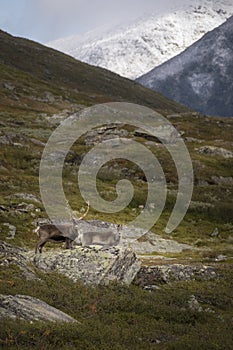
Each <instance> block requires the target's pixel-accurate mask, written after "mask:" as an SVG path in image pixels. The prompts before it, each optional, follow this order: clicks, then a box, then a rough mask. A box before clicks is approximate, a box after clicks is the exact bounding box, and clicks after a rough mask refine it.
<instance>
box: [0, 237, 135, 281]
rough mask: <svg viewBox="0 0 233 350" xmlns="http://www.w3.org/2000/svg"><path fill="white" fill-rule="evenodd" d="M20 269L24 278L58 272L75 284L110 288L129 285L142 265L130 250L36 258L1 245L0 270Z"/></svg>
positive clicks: (93, 248)
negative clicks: (109, 284) (76, 282)
mask: <svg viewBox="0 0 233 350" xmlns="http://www.w3.org/2000/svg"><path fill="white" fill-rule="evenodd" d="M11 264H13V265H17V266H18V267H19V268H20V269H21V271H22V272H23V274H24V276H25V277H26V278H27V279H28V280H30V279H36V278H37V277H36V274H35V269H33V267H32V266H31V265H34V267H36V268H38V269H40V270H42V271H45V272H47V271H57V272H59V273H61V274H63V275H65V276H67V277H68V278H70V279H72V280H73V281H77V280H81V281H82V282H84V283H86V284H93V285H97V284H108V283H109V282H110V281H113V280H115V281H117V282H119V283H125V284H130V283H131V282H132V280H133V279H134V277H135V275H136V274H137V272H138V271H139V270H140V266H141V262H140V261H139V260H138V259H137V257H136V255H135V253H134V252H133V251H132V249H130V248H124V247H101V246H91V247H84V248H83V247H79V246H77V247H76V248H75V249H71V250H65V249H59V248H57V249H51V250H49V251H46V250H45V251H43V253H42V254H35V253H34V251H29V250H26V249H23V248H19V247H14V246H12V245H10V244H7V243H5V242H0V266H4V267H9V266H10V265H11Z"/></svg>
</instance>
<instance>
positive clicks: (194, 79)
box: [138, 16, 233, 116]
mask: <svg viewBox="0 0 233 350" xmlns="http://www.w3.org/2000/svg"><path fill="white" fill-rule="evenodd" d="M232 57H233V16H232V17H231V18H230V19H228V20H227V21H226V22H225V23H224V24H222V25H221V26H220V27H218V28H216V29H215V30H213V31H212V32H210V33H208V34H206V35H205V36H204V37H203V38H202V39H201V40H199V41H198V42H197V43H195V44H193V45H192V46H191V47H190V48H188V49H187V50H186V51H184V52H183V53H181V54H180V55H178V56H177V57H175V58H173V59H171V60H170V61H168V62H166V63H164V64H162V65H161V66H159V67H156V68H155V69H153V70H152V71H151V72H149V73H147V74H146V75H144V76H142V77H141V78H139V79H138V81H139V82H140V83H141V84H143V85H145V86H147V87H150V88H152V89H155V90H157V91H160V92H161V93H163V94H165V95H166V96H167V97H169V98H172V99H174V100H175V101H177V102H180V103H183V104H185V105H187V106H189V107H191V108H194V109H195V110H198V111H200V112H202V113H206V114H209V115H219V116H233V100H232V91H233V60H232Z"/></svg>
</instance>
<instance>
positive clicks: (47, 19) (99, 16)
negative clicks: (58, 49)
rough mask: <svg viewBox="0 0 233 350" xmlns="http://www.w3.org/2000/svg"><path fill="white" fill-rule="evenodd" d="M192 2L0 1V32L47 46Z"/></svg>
mask: <svg viewBox="0 0 233 350" xmlns="http://www.w3.org/2000/svg"><path fill="white" fill-rule="evenodd" d="M188 2H195V0H193V1H191V0H0V29H2V30H5V31H7V32H8V33H10V34H12V35H16V36H22V37H26V38H29V39H33V40H36V41H39V42H41V43H46V42H48V41H51V40H55V39H59V38H62V37H66V36H70V35H76V34H82V33H84V32H87V31H89V30H92V29H94V28H96V27H99V26H102V25H116V24H120V23H125V22H127V21H131V20H133V19H135V18H137V17H140V16H142V15H144V14H146V13H151V12H154V13H161V12H163V11H167V10H168V9H169V8H171V6H174V5H178V6H183V5H184V4H187V3H188Z"/></svg>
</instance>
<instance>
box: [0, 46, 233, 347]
mask: <svg viewBox="0 0 233 350" xmlns="http://www.w3.org/2000/svg"><path fill="white" fill-rule="evenodd" d="M11 40H12V41H13V39H11ZM17 45H18V46H17ZM25 45H29V47H30V50H32V51H33V44H32V43H30V42H27V43H26V44H25ZM30 45H31V46H30ZM7 47H8V46H7ZM7 47H5V49H4V54H5V55H6V57H3V58H2V60H1V64H0V75H1V81H2V82H1V84H0V125H1V131H0V144H1V147H0V180H1V181H0V239H1V240H3V241H8V239H7V238H8V236H9V226H7V225H5V224H6V223H9V224H10V225H12V226H14V227H16V229H17V230H16V233H15V236H14V238H13V239H11V240H9V241H8V242H9V243H11V244H13V245H16V246H20V247H26V248H30V249H34V247H35V245H36V243H37V239H38V237H37V235H36V234H35V233H33V230H34V229H35V226H34V222H36V221H37V220H38V219H39V218H46V217H47V216H46V213H45V211H44V208H43V205H42V203H41V202H40V192H39V182H38V175H39V163H40V158H41V155H42V152H43V148H44V144H45V143H46V142H47V140H48V137H49V136H50V134H51V132H52V131H53V130H54V129H55V127H56V125H58V123H59V122H60V121H61V120H62V119H63V118H65V117H67V116H68V115H69V114H70V113H72V112H74V111H76V110H78V109H80V108H83V107H85V106H90V105H92V104H95V103H101V102H109V101H122V100H127V101H130V102H137V103H141V104H143V101H145V104H146V105H147V106H151V107H152V108H155V109H158V110H159V111H160V112H161V113H162V114H163V115H165V116H168V118H169V120H170V122H171V123H172V124H173V125H174V126H175V127H176V128H177V129H178V130H179V131H180V132H182V134H183V138H184V140H185V142H186V145H187V147H188V149H189V151H190V154H191V158H192V161H193V166H194V176H195V187H194V193H193V198H192V203H191V206H190V208H189V210H188V212H187V215H186V217H185V218H184V220H183V222H182V223H181V225H180V226H179V227H178V228H177V229H176V230H175V231H174V232H172V234H171V235H170V237H171V238H172V239H175V240H176V241H178V242H182V243H188V244H190V245H192V246H193V247H195V248H199V249H198V250H194V251H191V252H190V251H188V252H183V253H180V254H177V253H176V254H164V257H165V258H166V259H171V258H172V259H175V260H172V261H175V262H176V263H181V264H182V263H186V264H192V263H200V264H207V265H208V264H210V265H213V266H214V267H216V269H217V270H218V274H217V277H216V278H215V279H212V280H209V281H208V280H207V281H204V280H201V279H200V280H199V279H196V280H193V281H191V280H190V281H176V282H174V283H172V284H161V285H157V286H155V288H154V289H153V291H148V290H144V289H143V288H142V287H141V286H140V285H137V284H136V283H133V284H132V285H131V286H129V287H126V286H120V285H116V284H114V283H112V284H111V285H109V286H98V287H90V286H85V285H83V284H82V283H81V282H77V283H74V282H72V281H71V280H69V279H67V278H65V277H64V276H61V275H59V274H57V273H47V274H42V273H40V272H37V274H38V277H39V280H31V281H25V279H24V277H23V276H22V273H21V271H20V270H19V269H18V267H16V266H14V265H10V266H9V267H4V268H2V269H1V271H0V293H2V294H12V295H15V294H25V295H30V296H34V297H36V298H39V299H41V300H43V301H45V302H47V303H48V304H50V305H51V306H54V307H56V308H59V309H60V310H61V311H63V312H66V313H67V314H69V315H70V316H72V317H74V318H75V319H77V320H78V321H80V322H81V324H80V325H72V324H65V325H63V324H62V325H61V324H56V323H53V324H48V323H41V322H33V323H30V322H25V321H24V322H23V321H20V320H19V321H18V320H17V322H16V321H13V320H2V321H0V344H1V346H2V347H3V348H6V349H7V348H8V349H12V350H14V349H22V350H24V349H32V348H33V349H61V350H63V349H64V350H65V349H85V350H86V349H103V350H104V349H109V348H111V349H140V350H141V349H178V350H180V349H185V350H186V349H204V350H205V349H206V350H209V349H213V350H217V349H218V350H219V349H231V348H232V347H233V342H232V318H233V312H232V290H233V288H232V287H233V286H232V281H233V279H232V277H233V276H232V262H233V261H232V256H233V252H232V242H233V221H232V218H233V174H232V169H233V158H224V156H220V155H215V154H208V153H201V152H199V151H198V150H199V148H201V147H202V146H214V147H220V148H224V149H227V150H229V151H231V152H233V144H232V135H233V118H217V117H211V118H210V117H207V116H202V115H199V114H197V113H194V112H191V111H188V110H187V109H185V108H184V107H179V105H177V104H173V103H172V102H170V103H168V102H167V100H166V99H165V98H163V97H162V96H161V97H160V95H156V93H153V95H151V94H152V93H151V92H148V95H147V90H146V89H144V88H140V87H138V88H137V87H136V85H135V84H134V83H132V84H131V83H129V81H128V80H126V81H125V80H124V79H123V80H120V78H119V77H118V76H115V75H113V76H112V75H111V73H108V72H106V71H100V70H98V69H97V68H89V67H88V66H87V65H80V66H79V67H78V68H79V71H76V70H75V69H74V67H75V64H78V63H75V61H74V60H73V59H71V58H66V56H65V55H63V54H58V53H55V51H51V50H50V51H48V50H49V49H45V51H43V49H41V47H38V46H37V45H36V48H37V51H38V49H39V48H40V50H41V51H40V57H41V58H42V59H44V58H46V59H47V62H51V61H52V63H53V64H52V65H51V66H48V67H47V66H46V64H45V63H44V65H42V66H40V65H38V64H37V63H36V55H35V56H33V55H32V52H30V55H31V56H30V57H31V61H30V60H29V62H31V66H30V67H29V68H30V71H27V69H29V68H28V65H25V63H24V62H26V61H27V57H26V58H25V57H22V56H20V55H23V53H25V52H29V51H28V50H25V49H24V48H22V49H21V46H20V45H19V43H16V45H15V50H16V49H17V50H18V51H17V52H18V56H17V57H18V58H17V60H15V58H14V57H15V56H14V55H13V54H12V52H13V53H15V51H12V50H10V49H9V50H8V51H7ZM9 47H10V46H9ZM20 50H21V51H20ZM37 51H36V52H37ZM2 52H3V51H2V50H1V51H0V57H1V55H3V53H2ZM48 52H49V54H50V59H49V60H48V57H47V56H46V55H47V53H48ZM11 56H12V57H11ZM7 57H8V58H9V60H7ZM37 57H38V53H37ZM46 59H45V61H44V62H46ZM4 62H8V64H6V63H4ZM16 64H17V65H18V66H17V67H16V66H15V65H16ZM41 67H42V68H41ZM45 67H47V68H46V69H45ZM61 67H66V68H67V67H68V68H67V69H68V70H69V69H70V70H71V71H70V74H69V75H68V76H67V79H65V78H64V77H59V74H60V72H61ZM88 69H89V70H88ZM87 71H88V73H89V75H88V76H86V75H85V73H86V72H87ZM41 72H42V73H43V72H44V73H43V74H44V75H43V74H42V73H41ZM75 73H76V75H75ZM74 76H76V77H77V80H78V83H79V85H78V87H77V90H76V91H75V90H74V88H75V82H74V81H72V79H73V77H74ZM85 76H86V79H87V80H85ZM100 76H101V79H103V80H101V81H100V80H99V79H100ZM111 79H113V80H111ZM114 79H115V80H114ZM90 81H91V82H92V83H90ZM109 81H110V83H109ZM112 81H115V84H114V83H112ZM124 81H125V84H126V85H124ZM111 87H114V88H113V90H111ZM121 87H122V89H123V92H124V93H122V94H121ZM132 96H133V97H132ZM135 96H136V97H135ZM156 98H157V100H156ZM153 101H155V102H153ZM122 133H123V134H124V135H126V137H128V138H132V139H134V140H136V141H138V142H140V143H142V144H144V145H145V146H147V147H148V148H150V149H151V151H152V152H154V154H155V155H156V156H157V158H158V160H159V161H160V163H161V165H162V167H163V170H164V172H165V175H166V180H167V185H168V196H167V201H166V206H165V209H164V212H163V214H162V215H161V217H160V218H159V220H158V222H157V223H156V224H155V225H154V227H153V228H152V232H155V233H157V234H160V235H161V236H162V237H166V238H168V235H166V234H165V232H164V228H165V226H166V223H167V220H168V218H169V216H170V213H171V211H172V208H173V206H174V203H175V200H176V194H177V189H178V183H177V172H176V168H175V165H174V164H173V161H172V159H171V157H170V155H169V154H168V153H167V151H166V149H165V148H164V147H163V146H162V145H161V144H160V143H159V142H158V140H148V139H147V138H144V137H143V135H139V134H138V133H136V132H135V129H134V128H133V127H132V126H129V125H118V126H116V127H115V128H113V129H112V131H111V136H112V137H118V136H119V135H121V134H122ZM99 135H101V137H99ZM108 137H109V134H108V131H104V130H101V134H100V133H99V134H98V130H96V131H94V132H93V134H92V135H84V136H83V137H82V138H81V139H80V140H78V141H77V142H76V143H75V144H74V145H73V146H72V148H71V150H70V152H69V153H68V155H67V157H66V160H65V165H64V170H63V186H64V191H65V194H66V197H67V199H68V201H69V204H70V206H71V207H72V209H73V210H74V211H77V212H78V213H79V216H80V215H82V213H83V212H84V211H85V208H86V204H85V202H84V200H83V199H82V197H81V195H80V193H79V189H78V186H77V172H78V168H79V165H80V163H81V161H82V159H83V157H84V155H85V154H86V153H87V152H88V151H89V150H90V149H91V148H92V145H93V144H94V143H95V142H96V140H97V139H101V138H102V139H104V138H108ZM124 137H125V136H124ZM121 178H127V179H129V180H130V181H131V182H132V184H133V186H134V197H133V199H132V201H131V203H130V204H129V206H128V207H127V208H125V210H124V211H122V212H120V213H115V214H106V213H98V212H96V211H95V210H94V209H93V208H90V211H89V213H88V215H87V217H86V219H87V220H89V219H99V220H104V221H109V222H112V223H117V224H127V222H129V221H131V220H132V219H134V218H135V217H136V216H137V215H138V214H139V213H140V210H141V206H142V205H144V204H145V201H146V198H147V183H146V181H145V176H144V173H143V172H142V171H141V169H139V168H138V167H137V166H136V165H135V164H133V163H131V162H129V161H127V160H124V159H117V160H115V161H111V162H108V163H106V164H105V165H104V166H103V167H102V168H101V169H100V171H99V173H98V178H97V188H98V191H99V193H100V195H101V196H102V197H103V198H104V199H106V200H114V199H115V198H116V191H115V189H116V187H115V185H116V183H117V181H119V179H121ZM216 229H217V230H216ZM44 249H46V250H50V249H56V246H55V247H54V245H53V243H47V244H46V247H45V248H44ZM147 258H148V259H147ZM158 258H159V257H157V253H156V251H155V252H154V254H152V255H151V256H150V257H145V256H143V258H142V260H143V265H146V264H147V265H148V264H154V263H155V261H156V263H158ZM165 261H166V260H165ZM169 261H171V260H169ZM162 263H164V260H162ZM193 295H194V296H195V298H196V301H197V302H198V303H199V305H200V306H201V308H198V307H190V305H191V304H190V300H193V299H192V296H193ZM194 304H195V303H194Z"/></svg>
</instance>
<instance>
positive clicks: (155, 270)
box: [135, 264, 217, 287]
mask: <svg viewBox="0 0 233 350" xmlns="http://www.w3.org/2000/svg"><path fill="white" fill-rule="evenodd" d="M216 277H217V272H216V270H215V269H214V268H213V267H212V266H205V265H183V264H167V265H157V266H150V267H148V266H143V267H141V269H140V271H139V273H138V274H137V276H136V278H135V283H136V284H137V285H140V286H142V287H144V286H147V285H154V284H155V285H157V284H164V283H171V282H176V281H190V280H195V279H202V280H210V279H213V278H216Z"/></svg>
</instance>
